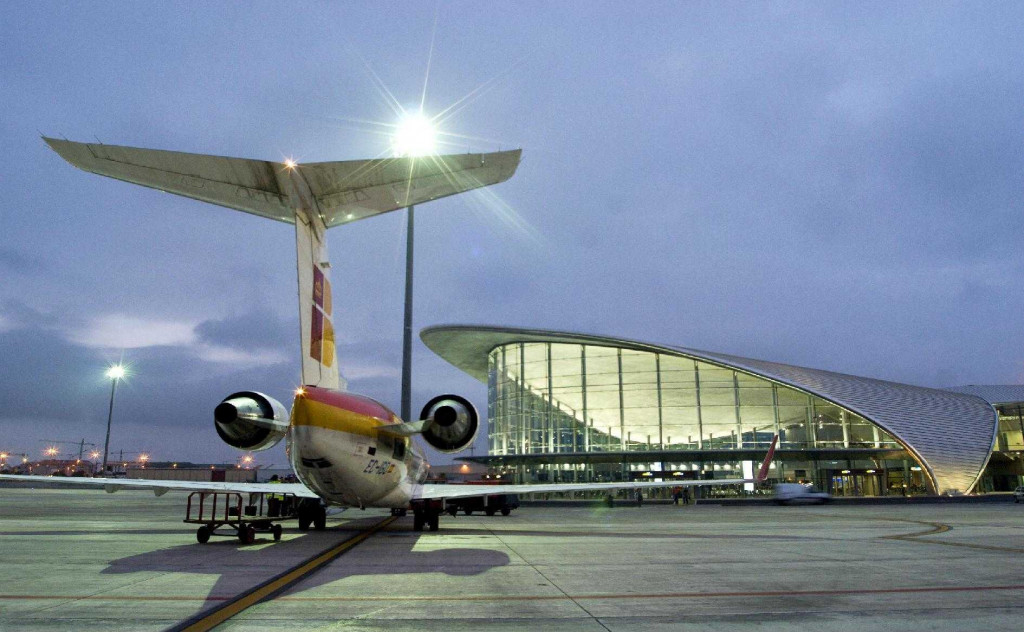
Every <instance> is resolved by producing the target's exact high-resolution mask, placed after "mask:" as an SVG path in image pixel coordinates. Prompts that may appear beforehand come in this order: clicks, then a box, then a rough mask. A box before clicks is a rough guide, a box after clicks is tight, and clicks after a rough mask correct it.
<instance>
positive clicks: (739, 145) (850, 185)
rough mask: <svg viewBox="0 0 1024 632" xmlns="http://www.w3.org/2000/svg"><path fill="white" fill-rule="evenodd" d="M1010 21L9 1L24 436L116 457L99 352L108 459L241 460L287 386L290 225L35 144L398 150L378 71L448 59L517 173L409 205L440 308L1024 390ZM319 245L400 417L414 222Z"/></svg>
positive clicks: (360, 387)
mask: <svg viewBox="0 0 1024 632" xmlns="http://www.w3.org/2000/svg"><path fill="white" fill-rule="evenodd" d="M435 25H436V29H435ZM1021 33H1024V5H1021V4H1020V3H1015V2H1010V3H998V2H986V3H963V4H958V3H934V2H922V3H911V2H900V3H860V2H858V3H845V4H843V3H824V4H822V3H816V2H815V3H807V4H801V3H783V4H778V3H760V2H759V3H747V4H743V3H695V2H686V3H683V2H672V3H663V4H659V3H654V2H648V3H641V4H634V3H622V2H607V3H600V2H589V1H588V2H576V3H573V2H552V3H540V2H537V3H516V2H505V3H498V2H493V3H480V2H441V3H439V4H436V5H435V4H432V3H425V2H424V3H408V2H399V3H384V2H367V3H363V4H351V3H325V2H316V3H308V4H303V3H284V4H282V3H281V2H249V3H226V2H224V3H195V2H190V3H171V2H165V3H135V2H132V3H127V2H126V3H115V2H84V3H83V2H66V3H55V2H32V3H17V4H14V5H11V6H8V7H6V9H5V13H4V19H3V20H2V21H0V60H2V64H0V104H2V105H3V113H2V116H0V143H2V146H3V148H4V155H5V156H6V157H7V160H6V164H5V168H4V169H3V176H2V183H3V187H2V200H3V202H2V207H0V279H2V282H0V449H6V450H11V451H15V452H22V451H24V452H27V453H29V454H30V456H32V457H33V458H36V457H38V456H39V454H40V451H41V449H42V448H43V447H44V445H43V443H41V441H43V440H63V441H72V440H74V441H77V440H79V439H82V438H85V439H86V441H90V442H95V443H99V444H102V440H103V430H104V426H105V422H106V414H107V401H108V397H109V382H108V381H106V380H105V379H104V377H103V371H104V369H105V368H106V366H107V364H108V363H109V362H112V361H116V360H118V359H120V358H122V357H123V358H124V359H125V361H127V362H129V363H130V364H131V367H132V376H131V378H130V379H129V380H128V381H127V382H126V383H123V384H122V385H121V386H120V387H119V390H118V394H117V406H116V409H115V415H114V430H113V433H112V439H111V445H112V449H114V450H118V449H123V450H125V451H126V452H137V451H148V452H150V453H151V454H152V455H153V457H154V458H156V459H175V460H193V461H203V460H211V459H217V460H234V459H235V458H236V456H237V452H236V451H234V450H233V449H231V448H229V447H227V446H226V445H224V444H222V443H221V442H220V440H219V439H218V438H217V436H216V434H215V432H214V429H213V424H212V411H213V408H214V406H216V404H217V403H218V402H219V401H220V400H221V399H222V398H223V397H224V396H226V395H228V394H229V393H231V392H234V391H237V390H243V389H246V390H250V389H251V390H260V391H264V392H266V393H268V394H270V395H272V396H274V397H277V398H278V399H280V400H282V401H283V402H285V403H286V405H287V404H288V402H289V401H290V397H289V396H290V391H291V389H292V388H294V386H295V385H296V384H297V382H298V380H299V377H298V371H299V363H298V350H297V346H298V345H297V339H298V332H297V328H298V316H297V305H296V298H295V293H296V288H295V262H294V236H293V231H292V229H291V228H290V227H289V226H287V225H285V224H281V223H275V222H270V221H267V220H264V219H260V218H256V217H253V216H249V215H245V214H242V213H238V212H234V211H230V210H228V209H224V208H221V207H216V206H212V205H208V204H204V203H201V202H196V201H192V200H187V199H184V198H179V197H175V196H172V195H167V194H162V193H159V192H156V191H153V190H149V189H145V188H141V187H137V186H133V185H129V184H125V183H122V182H118V181H115V180H111V179H107V178H101V177H99V176H95V175H92V174H87V173H85V172H82V171H78V170H76V169H74V168H72V167H71V166H70V165H68V164H66V163H65V162H64V161H63V160H62V159H60V158H59V157H58V156H57V155H56V154H54V153H53V152H52V151H50V150H49V149H48V148H47V147H46V146H45V145H44V144H43V142H42V141H41V140H40V138H39V136H40V134H47V135H55V136H64V137H66V138H68V139H71V140H79V141H89V142H93V141H95V140H96V139H99V140H101V141H102V142H105V143H109V144H120V145H131V146H138V147H150V148H158V149H171V150H178V151H187V152H197V153H210V154H219V155H225V156H238V157H246V158H260V159H268V160H278V161H280V160H283V159H284V158H285V157H293V158H295V159H297V160H299V161H300V162H301V161H306V162H313V161H328V160H352V159H360V158H370V157H377V156H380V155H384V154H386V153H387V152H388V149H389V141H388V138H387V136H386V135H385V134H383V133H381V132H382V130H383V129H384V128H383V127H382V126H381V125H380V123H390V122H392V121H393V120H394V118H395V116H394V113H393V111H392V108H391V106H390V105H389V100H388V98H386V97H385V96H384V91H383V90H382V87H383V88H386V90H387V91H389V92H390V94H392V95H393V96H394V98H395V99H397V101H398V102H399V103H401V104H402V105H403V106H405V107H407V108H410V109H415V108H416V107H418V105H419V103H420V99H421V96H422V92H423V86H424V80H425V78H427V81H426V85H427V89H426V98H425V101H424V103H425V109H426V112H427V113H428V114H433V113H436V112H439V111H442V110H444V109H445V108H447V107H449V106H450V105H452V104H453V103H456V102H460V100H462V101H461V104H460V106H459V107H458V108H457V113H456V115H455V116H452V117H450V118H448V119H446V121H445V123H444V126H443V129H444V131H445V132H448V133H449V134H452V135H453V136H448V137H446V138H448V139H449V140H453V141H454V142H452V143H451V144H449V145H448V146H447V148H446V149H447V151H450V152H453V153H455V152H464V151H467V150H471V151H493V150H498V149H510V148H514V147H522V148H523V160H522V164H521V166H520V168H519V171H518V173H517V174H516V176H515V177H514V178H512V179H511V180H510V181H508V182H506V183H504V184H501V185H498V186H496V187H494V188H493V189H491V190H490V191H489V192H487V193H485V194H480V193H473V194H467V195H464V196H459V197H455V198H449V199H445V200H441V201H437V202H433V203H430V204H425V205H422V206H420V207H418V208H417V211H418V212H417V251H416V256H417V279H416V304H415V310H416V313H415V323H414V326H415V329H416V330H417V331H418V330H419V329H420V328H422V327H425V326H428V325H434V324H441V323H466V324H470V323H473V324H498V325H508V326H520V327H540V328H547V329H558V330H568V331H582V332H589V333H600V334H609V335H615V336H622V337H631V338H636V339H640V340H644V341H650V342H663V343H669V344H677V345H682V346H687V347H694V348H701V349H707V350H711V351H719V352H725V353H732V354H736V355H741V356H747V357H753V358H761V359H767V360H774V361H779V362H786V363H792V364H799V365H804V366H810V367H815V368H821V369H829V370H835V371H841V372H845V373H852V374H856V375H865V376H870V377H876V378H882V379H889V380H895V381H901V382H907V383H912V384H919V385H924V386H950V385H958V384H969V383H974V384H978V383H1001V384H1015V383H1021V382H1022V381H1024V351H1022V343H1024V335H1022V324H1021V321H1022V318H1021V314H1022V313H1024V291H1022V290H1024V281H1022V279H1024V248H1022V247H1021V246H1020V245H1019V244H1020V243H1021V241H1022V235H1024V213H1022V210H1024V209H1022V206H1024V205H1022V202H1021V192H1022V183H1024V178H1022V175H1024V46H1022V45H1021V39H1020V34H1021ZM432 41H433V55H432V58H431V63H430V66H429V77H427V70H428V56H429V53H430V51H431V42H432ZM467 96H469V98H466V97H467ZM464 98H465V100H463V99H464ZM454 135H457V139H456V136H454ZM329 235H330V237H329V243H330V249H331V258H332V263H333V272H332V274H333V286H334V293H335V294H334V299H335V305H336V306H337V307H336V309H337V315H336V318H335V326H336V328H337V330H338V333H339V335H340V337H341V347H340V357H341V365H342V369H343V373H344V374H345V375H346V376H347V377H348V379H349V384H350V388H351V389H352V390H354V391H357V392H362V393H366V394H368V395H370V396H372V397H375V398H377V399H379V400H380V401H382V402H383V403H385V404H386V405H389V406H391V407H393V408H395V409H397V408H398V404H399V392H400V385H399V374H400V358H401V333H402V292H403V265H404V263H403V261H404V259H403V258H404V241H403V240H404V214H403V213H401V212H398V213H392V214H390V215H386V216H382V217H377V218H373V219H369V220H365V221H362V222H358V223H356V224H353V225H349V226H344V227H341V228H337V229H334V230H332V231H331V233H330V234H329ZM414 357H415V366H414V404H413V406H414V408H415V409H417V410H418V408H419V407H420V406H422V405H423V404H424V403H425V401H426V400H427V399H428V398H429V397H430V396H432V395H435V394H437V393H439V392H442V391H444V392H447V391H454V392H461V393H464V394H466V395H467V396H469V397H470V398H471V399H473V400H474V401H475V402H477V404H478V406H479V408H480V409H481V410H485V409H486V391H485V389H484V388H483V386H482V385H481V384H479V383H477V382H476V381H475V380H473V379H471V378H469V377H467V376H465V375H463V374H462V373H460V372H459V371H458V370H457V369H455V368H453V367H450V366H449V365H447V364H446V363H444V362H443V361H442V360H440V359H438V358H437V357H435V356H433V354H432V353H431V352H430V351H429V350H427V349H426V348H425V347H424V346H423V345H422V344H420V343H419V341H418V340H417V346H416V347H415V349H414ZM484 434H485V433H483V432H481V438H480V440H479V441H478V442H477V448H476V450H477V453H478V454H479V453H481V452H482V451H485V450H486V447H485V446H486V443H485V441H484ZM64 447H65V448H66V447H67V446H64ZM258 456H259V459H260V460H261V461H262V462H263V463H264V464H265V465H269V464H271V463H274V464H276V465H278V466H282V465H283V464H284V462H285V457H284V453H283V449H281V448H280V447H279V448H276V449H275V450H273V451H271V452H269V453H263V454H260V455H258ZM433 456H434V457H435V458H434V460H435V461H439V462H443V461H444V460H445V459H440V458H436V454H435V455H433Z"/></svg>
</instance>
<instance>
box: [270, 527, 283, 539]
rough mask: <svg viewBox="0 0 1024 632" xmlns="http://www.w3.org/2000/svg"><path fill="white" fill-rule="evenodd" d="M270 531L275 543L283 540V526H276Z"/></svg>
mask: <svg viewBox="0 0 1024 632" xmlns="http://www.w3.org/2000/svg"><path fill="white" fill-rule="evenodd" d="M270 530H271V532H273V534H274V542H279V541H280V540H281V531H282V529H281V525H279V524H275V525H274V526H273V527H271V528H270Z"/></svg>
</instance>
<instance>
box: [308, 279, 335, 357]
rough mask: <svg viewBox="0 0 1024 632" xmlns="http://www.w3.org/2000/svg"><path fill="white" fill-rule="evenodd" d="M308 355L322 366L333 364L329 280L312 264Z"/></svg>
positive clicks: (332, 329)
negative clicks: (311, 299) (311, 310)
mask: <svg viewBox="0 0 1024 632" xmlns="http://www.w3.org/2000/svg"><path fill="white" fill-rule="evenodd" d="M309 339H310V342H309V357H311V358H313V359H314V360H316V361H317V362H320V363H321V364H323V365H324V366H327V367H329V366H331V365H332V364H334V326H333V325H332V324H331V282H330V280H329V279H328V278H327V276H326V275H325V274H324V273H323V270H321V269H320V266H316V265H315V266H313V318H312V319H311V320H310V337H309Z"/></svg>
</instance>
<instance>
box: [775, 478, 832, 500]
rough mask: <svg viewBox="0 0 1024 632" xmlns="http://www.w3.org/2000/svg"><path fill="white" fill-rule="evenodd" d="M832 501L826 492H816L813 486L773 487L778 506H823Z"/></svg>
mask: <svg viewBox="0 0 1024 632" xmlns="http://www.w3.org/2000/svg"><path fill="white" fill-rule="evenodd" d="M830 500H832V496H831V495H830V494H828V493H827V492H822V491H818V490H817V489H815V488H814V486H813V485H804V484H802V483H778V484H776V485H775V502H776V503H778V504H780V505H790V504H798V503H801V504H802V503H819V504H824V503H827V502H828V501H830Z"/></svg>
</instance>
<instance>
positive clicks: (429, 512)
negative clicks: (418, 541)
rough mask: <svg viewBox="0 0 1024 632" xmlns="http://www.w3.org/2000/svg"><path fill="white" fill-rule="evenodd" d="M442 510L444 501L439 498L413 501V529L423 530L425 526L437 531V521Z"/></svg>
mask: <svg viewBox="0 0 1024 632" xmlns="http://www.w3.org/2000/svg"><path fill="white" fill-rule="evenodd" d="M442 511H444V501H443V500H441V499H431V500H418V501H413V503H412V528H413V530H414V531H423V528H424V527H426V528H428V529H430V530H431V531H437V529H438V522H439V518H440V516H441V512H442Z"/></svg>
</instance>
